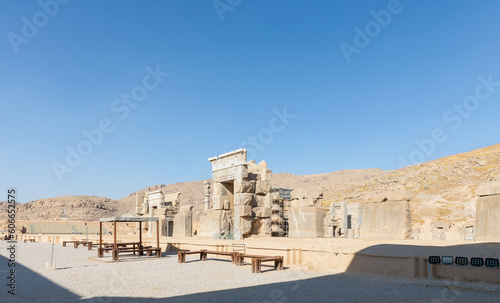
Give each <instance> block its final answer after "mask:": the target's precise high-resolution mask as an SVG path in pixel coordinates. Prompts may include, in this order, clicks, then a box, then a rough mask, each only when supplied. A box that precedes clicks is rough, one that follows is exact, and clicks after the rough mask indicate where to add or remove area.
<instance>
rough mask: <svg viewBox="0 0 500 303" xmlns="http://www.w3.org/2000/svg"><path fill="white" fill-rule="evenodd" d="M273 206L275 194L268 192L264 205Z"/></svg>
mask: <svg viewBox="0 0 500 303" xmlns="http://www.w3.org/2000/svg"><path fill="white" fill-rule="evenodd" d="M272 206H273V195H272V194H270V193H268V194H267V195H266V196H265V198H264V207H269V208H271V207H272Z"/></svg>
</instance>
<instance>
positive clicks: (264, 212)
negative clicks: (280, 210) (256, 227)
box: [253, 207, 271, 218]
mask: <svg viewBox="0 0 500 303" xmlns="http://www.w3.org/2000/svg"><path fill="white" fill-rule="evenodd" d="M253 211H254V212H255V216H256V217H259V218H269V217H271V209H270V208H268V207H255V208H254V209H253Z"/></svg>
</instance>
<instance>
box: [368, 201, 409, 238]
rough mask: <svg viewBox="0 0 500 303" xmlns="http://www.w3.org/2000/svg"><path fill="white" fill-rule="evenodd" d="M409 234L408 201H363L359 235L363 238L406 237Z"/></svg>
mask: <svg viewBox="0 0 500 303" xmlns="http://www.w3.org/2000/svg"><path fill="white" fill-rule="evenodd" d="M410 236H411V218H410V204H409V202H408V201H386V202H378V203H365V205H364V207H363V220H362V221H361V230H360V237H361V238H363V239H395V240H402V239H408V238H410Z"/></svg>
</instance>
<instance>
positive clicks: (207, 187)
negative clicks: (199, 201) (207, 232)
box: [203, 180, 210, 210]
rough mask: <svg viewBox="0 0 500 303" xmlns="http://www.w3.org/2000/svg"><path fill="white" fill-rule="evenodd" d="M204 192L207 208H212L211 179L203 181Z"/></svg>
mask: <svg viewBox="0 0 500 303" xmlns="http://www.w3.org/2000/svg"><path fill="white" fill-rule="evenodd" d="M203 186H204V189H203V193H204V194H205V210H209V209H210V181H208V180H205V181H204V182H203Z"/></svg>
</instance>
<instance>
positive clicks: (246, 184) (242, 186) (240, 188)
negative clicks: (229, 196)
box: [234, 180, 256, 194]
mask: <svg viewBox="0 0 500 303" xmlns="http://www.w3.org/2000/svg"><path fill="white" fill-rule="evenodd" d="M255 183H256V181H253V180H252V181H243V182H242V183H239V182H238V183H236V182H234V187H235V188H234V191H235V192H236V193H252V194H253V193H255Z"/></svg>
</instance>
